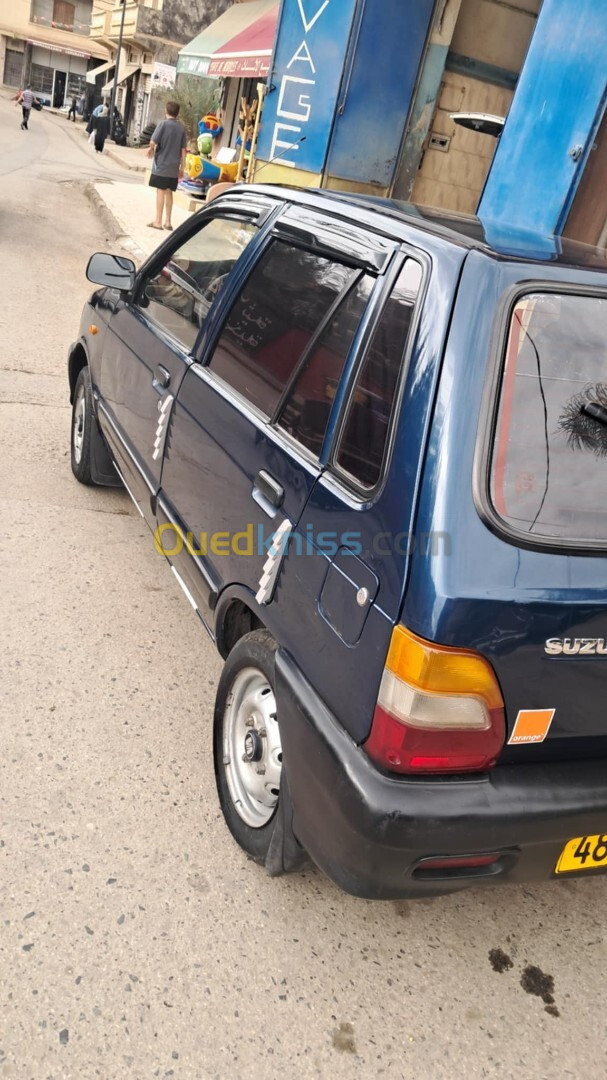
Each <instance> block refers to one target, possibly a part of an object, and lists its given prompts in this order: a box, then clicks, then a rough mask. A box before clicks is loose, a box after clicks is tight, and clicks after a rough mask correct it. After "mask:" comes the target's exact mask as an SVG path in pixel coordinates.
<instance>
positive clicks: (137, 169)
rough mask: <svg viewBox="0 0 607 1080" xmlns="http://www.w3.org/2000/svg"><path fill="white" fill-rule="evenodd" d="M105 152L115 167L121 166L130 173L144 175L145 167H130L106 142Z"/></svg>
mask: <svg viewBox="0 0 607 1080" xmlns="http://www.w3.org/2000/svg"><path fill="white" fill-rule="evenodd" d="M105 152H106V154H107V156H108V157H109V158H111V159H112V161H115V162H116V164H117V165H122V168H123V169H129V170H130V172H138V173H144V172H145V171H146V169H147V165H131V164H130V163H129V162H128V161H125V160H124V158H123V157H121V156H120V154H117V153H116V151H115V150H112V149H111V148H110V147H109V146H108V145H107V142H106V144H105Z"/></svg>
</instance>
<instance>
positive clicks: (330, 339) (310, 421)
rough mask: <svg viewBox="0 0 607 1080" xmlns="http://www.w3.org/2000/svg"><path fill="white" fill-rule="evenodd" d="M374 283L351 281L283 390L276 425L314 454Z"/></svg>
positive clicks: (369, 279)
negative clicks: (351, 283) (340, 300)
mask: <svg viewBox="0 0 607 1080" xmlns="http://www.w3.org/2000/svg"><path fill="white" fill-rule="evenodd" d="M374 284H375V279H374V278H372V277H371V276H370V275H369V274H365V275H363V276H362V277H361V278H360V279H359V280H358V281H355V282H354V283H353V285H352V286H351V288H350V289H349V290H348V292H347V294H346V296H345V297H344V298H343V300H342V302H341V303H340V304H339V307H338V308H337V309H336V310H335V311H333V312H332V313H331V317H330V319H329V320H328V321H327V324H326V326H325V328H324V330H323V332H322V333H320V334H319V335H317V337H316V339H315V341H314V342H313V343H312V348H310V349H308V350H306V352H305V353H304V355H303V356H302V358H301V360H300V362H299V363H298V365H297V366H296V368H295V371H294V372H293V375H292V377H291V380H290V383H289V385H288V386H287V388H286V391H285V393H284V397H283V401H284V404H283V405H282V406H281V409H280V415H279V417H278V425H279V427H281V428H284V430H285V431H288V432H289V434H290V435H292V436H293V438H294V439H297V441H298V442H300V443H301V444H302V445H303V446H305V447H306V448H307V449H308V450H311V451H312V453H314V454H316V455H317V456H318V455H319V454H320V451H321V448H322V444H323V441H324V437H325V432H326V429H327V424H328V422H329V415H330V413H331V409H332V407H333V402H334V400H335V396H336V394H337V388H338V386H339V382H340V379H341V377H342V373H343V369H344V365H345V363H346V360H347V358H348V354H349V352H350V349H351V347H352V342H353V341H354V337H355V335H356V331H357V330H358V327H359V324H360V320H361V319H362V316H363V314H364V311H365V308H366V306H367V303H368V301H369V297H370V296H371V292H372V290H373V286H374Z"/></svg>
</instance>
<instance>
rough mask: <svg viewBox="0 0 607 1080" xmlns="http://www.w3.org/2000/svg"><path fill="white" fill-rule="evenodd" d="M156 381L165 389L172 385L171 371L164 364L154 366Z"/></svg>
mask: <svg viewBox="0 0 607 1080" xmlns="http://www.w3.org/2000/svg"><path fill="white" fill-rule="evenodd" d="M154 382H155V383H157V385H158V386H161V387H162V389H163V390H166V388H167V386H170V385H171V373H170V371H167V369H166V368H165V367H163V366H162V364H158V367H156V368H154Z"/></svg>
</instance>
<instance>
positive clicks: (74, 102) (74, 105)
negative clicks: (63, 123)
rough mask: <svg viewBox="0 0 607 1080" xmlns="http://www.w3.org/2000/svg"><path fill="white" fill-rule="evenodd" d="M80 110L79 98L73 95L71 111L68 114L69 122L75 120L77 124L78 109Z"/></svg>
mask: <svg viewBox="0 0 607 1080" xmlns="http://www.w3.org/2000/svg"><path fill="white" fill-rule="evenodd" d="M77 108H78V98H77V97H76V95H75V94H72V103H71V105H70V111H69V112H68V114H67V118H68V120H73V122H74V123H76V109H77Z"/></svg>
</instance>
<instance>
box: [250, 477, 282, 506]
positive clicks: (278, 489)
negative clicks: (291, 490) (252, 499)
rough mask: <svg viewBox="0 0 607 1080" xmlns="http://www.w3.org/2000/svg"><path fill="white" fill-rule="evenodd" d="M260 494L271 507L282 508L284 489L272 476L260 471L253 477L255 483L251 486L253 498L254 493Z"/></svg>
mask: <svg viewBox="0 0 607 1080" xmlns="http://www.w3.org/2000/svg"><path fill="white" fill-rule="evenodd" d="M256 491H258V492H260V494H261V495H263V496H264V498H266V499H267V500H268V502H269V503H271V504H272V506H276V507H279V506H282V504H283V502H284V497H285V489H284V488H283V486H282V484H279V483H278V481H277V480H275V479H274V477H273V476H270V474H269V473H267V472H265V470H264V469H261V470H260V472H258V473H257V476H256V477H255V483H254V485H253V496H254V495H255V492H256Z"/></svg>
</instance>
